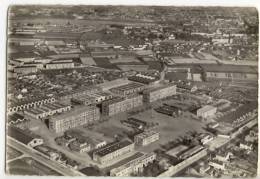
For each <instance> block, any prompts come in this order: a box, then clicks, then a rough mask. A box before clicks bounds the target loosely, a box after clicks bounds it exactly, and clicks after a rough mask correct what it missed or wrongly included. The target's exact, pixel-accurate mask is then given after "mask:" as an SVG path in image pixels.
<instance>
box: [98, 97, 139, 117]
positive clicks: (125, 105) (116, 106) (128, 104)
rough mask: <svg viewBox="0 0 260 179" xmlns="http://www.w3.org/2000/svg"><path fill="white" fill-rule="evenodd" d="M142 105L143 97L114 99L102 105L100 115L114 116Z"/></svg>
mask: <svg viewBox="0 0 260 179" xmlns="http://www.w3.org/2000/svg"><path fill="white" fill-rule="evenodd" d="M142 104H143V96H141V95H133V96H128V97H127V98H121V97H115V98H112V99H110V100H107V101H104V102H103V103H102V106H101V108H102V114H104V115H108V116H111V115H114V114H118V113H120V112H124V111H128V110H131V109H132V108H135V107H138V106H141V105H142Z"/></svg>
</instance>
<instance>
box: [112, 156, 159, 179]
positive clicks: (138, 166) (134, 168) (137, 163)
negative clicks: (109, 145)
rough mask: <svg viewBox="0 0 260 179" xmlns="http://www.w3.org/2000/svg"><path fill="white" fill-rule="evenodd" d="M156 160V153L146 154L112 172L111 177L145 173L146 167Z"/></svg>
mask: <svg viewBox="0 0 260 179" xmlns="http://www.w3.org/2000/svg"><path fill="white" fill-rule="evenodd" d="M155 159H156V154H155V153H148V154H144V155H142V156H141V157H138V158H136V159H134V160H131V161H129V162H127V163H126V164H124V165H122V166H120V167H117V168H114V169H112V170H110V176H116V177H125V176H130V175H131V174H137V173H140V172H142V171H143V169H144V167H145V166H147V165H148V164H149V163H152V162H153V161H154V160H155Z"/></svg>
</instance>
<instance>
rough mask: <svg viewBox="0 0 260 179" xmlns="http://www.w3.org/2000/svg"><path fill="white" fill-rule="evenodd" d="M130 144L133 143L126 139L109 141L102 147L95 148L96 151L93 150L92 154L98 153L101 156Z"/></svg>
mask: <svg viewBox="0 0 260 179" xmlns="http://www.w3.org/2000/svg"><path fill="white" fill-rule="evenodd" d="M131 144H133V143H132V142H130V141H128V140H124V141H120V142H114V143H110V144H107V145H106V146H104V147H102V148H101V149H99V150H97V151H96V152H94V154H95V155H98V156H100V157H103V156H105V155H107V154H110V153H112V152H115V151H117V150H119V149H122V148H124V147H126V146H129V145H131Z"/></svg>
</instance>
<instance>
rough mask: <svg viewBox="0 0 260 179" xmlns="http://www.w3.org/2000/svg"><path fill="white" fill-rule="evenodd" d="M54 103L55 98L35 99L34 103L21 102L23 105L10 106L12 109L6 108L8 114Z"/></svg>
mask: <svg viewBox="0 0 260 179" xmlns="http://www.w3.org/2000/svg"><path fill="white" fill-rule="evenodd" d="M55 101H56V99H55V98H44V99H37V100H34V101H27V102H23V103H20V104H17V105H16V106H12V107H10V108H8V113H12V112H17V111H21V110H26V109H30V108H34V107H36V106H40V105H43V104H50V103H54V102H55Z"/></svg>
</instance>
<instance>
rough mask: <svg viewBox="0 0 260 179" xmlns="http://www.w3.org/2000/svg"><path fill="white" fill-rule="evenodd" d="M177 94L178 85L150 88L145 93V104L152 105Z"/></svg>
mask: <svg viewBox="0 0 260 179" xmlns="http://www.w3.org/2000/svg"><path fill="white" fill-rule="evenodd" d="M175 94H176V85H167V86H162V87H158V88H149V89H146V90H144V91H143V96H144V102H145V103H150V102H154V101H157V100H159V99H163V98H165V97H167V96H172V95H175Z"/></svg>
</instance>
